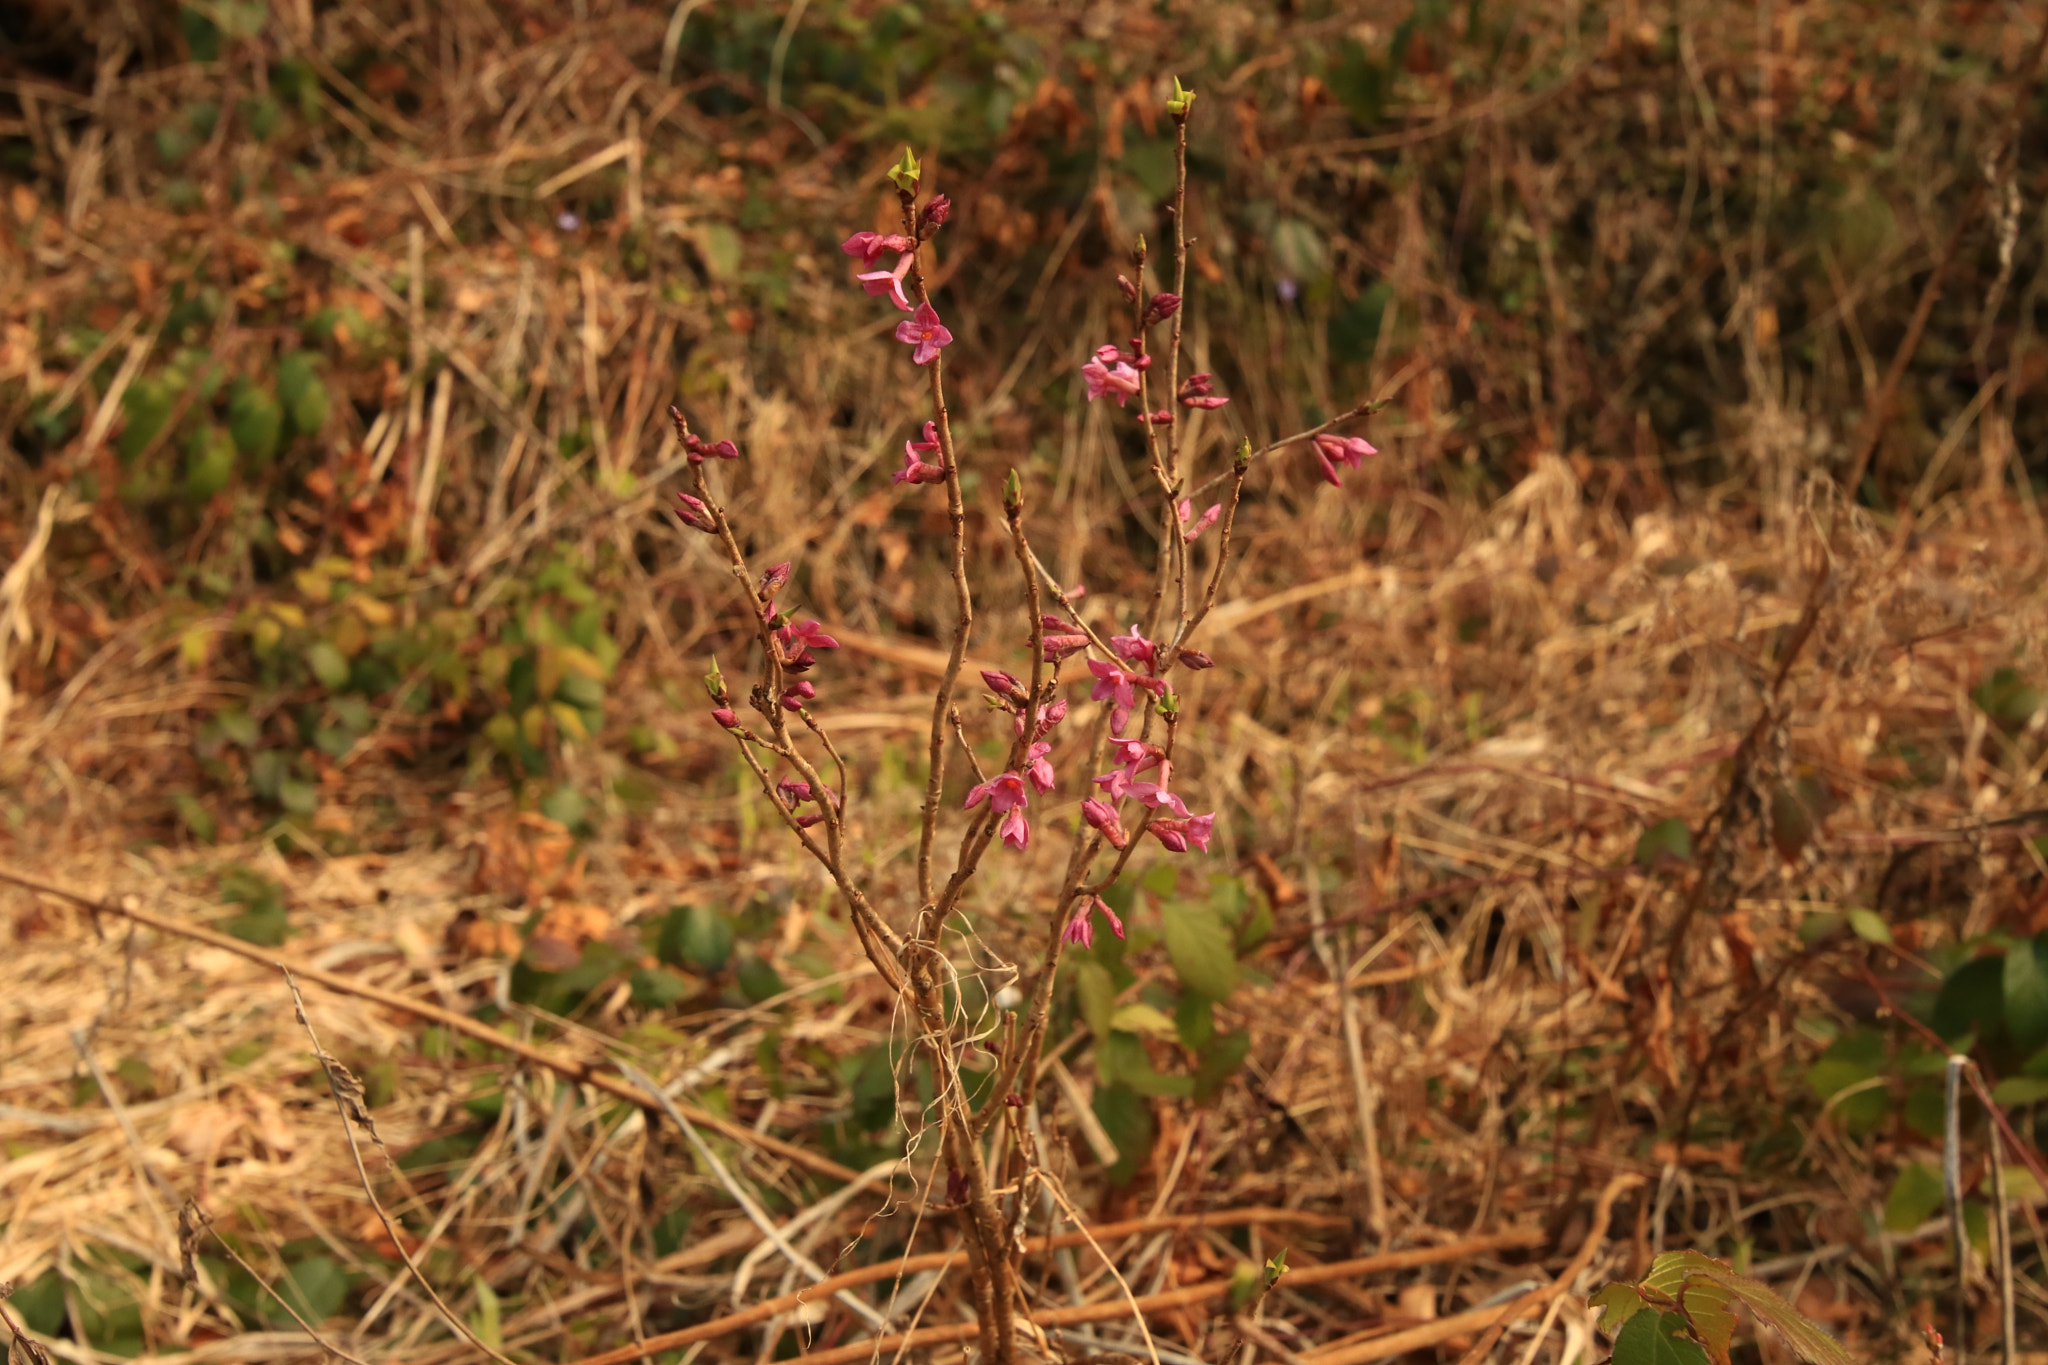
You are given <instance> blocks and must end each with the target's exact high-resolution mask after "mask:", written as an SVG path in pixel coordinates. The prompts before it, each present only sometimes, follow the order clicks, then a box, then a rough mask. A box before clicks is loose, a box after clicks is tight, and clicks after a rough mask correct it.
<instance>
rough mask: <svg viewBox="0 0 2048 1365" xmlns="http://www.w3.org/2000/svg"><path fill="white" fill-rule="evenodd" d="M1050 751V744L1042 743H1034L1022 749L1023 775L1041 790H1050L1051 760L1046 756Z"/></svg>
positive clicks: (1051, 781)
mask: <svg viewBox="0 0 2048 1365" xmlns="http://www.w3.org/2000/svg"><path fill="white" fill-rule="evenodd" d="M1051 752H1052V745H1050V744H1043V743H1040V744H1034V745H1032V746H1031V747H1030V748H1029V749H1026V750H1025V751H1024V776H1025V777H1026V778H1028V779H1029V780H1030V782H1031V785H1032V786H1034V787H1036V788H1037V789H1038V790H1039V791H1041V792H1049V791H1051V790H1052V784H1053V781H1054V778H1053V773H1052V761H1051V760H1050V759H1048V758H1047V757H1046V755H1047V754H1049V753H1051Z"/></svg>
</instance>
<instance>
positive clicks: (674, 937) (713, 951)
mask: <svg viewBox="0 0 2048 1365" xmlns="http://www.w3.org/2000/svg"><path fill="white" fill-rule="evenodd" d="M654 955H655V956H656V957H658V958H660V959H661V960H662V961H663V962H666V963H667V964H668V965H669V966H671V967H694V968H696V969H697V970H698V971H700V972H703V973H705V974H706V975H710V974H712V973H716V972H722V971H724V970H725V964H726V961H727V959H728V958H730V957H731V956H732V921H731V920H729V919H727V918H726V917H725V916H724V915H720V914H716V913H714V912H713V911H710V910H705V909H703V908H701V907H699V906H695V905H678V906H676V907H675V908H673V909H671V910H670V911H669V912H668V917H667V918H666V919H664V920H662V922H661V937H660V939H659V940H657V942H656V945H655V949H654Z"/></svg>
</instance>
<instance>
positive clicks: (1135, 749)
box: [1109, 739, 1166, 775]
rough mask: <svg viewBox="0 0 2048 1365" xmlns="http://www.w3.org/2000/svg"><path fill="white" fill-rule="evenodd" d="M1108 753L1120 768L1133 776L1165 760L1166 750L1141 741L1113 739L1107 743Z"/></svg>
mask: <svg viewBox="0 0 2048 1365" xmlns="http://www.w3.org/2000/svg"><path fill="white" fill-rule="evenodd" d="M1109 751H1110V752H1111V753H1112V754H1114V755H1115V756H1116V761H1117V763H1118V764H1119V765H1120V766H1122V767H1125V768H1128V769H1130V770H1131V772H1132V774H1134V775H1135V774H1137V773H1142V772H1144V771H1145V770H1146V769H1147V768H1156V767H1158V766H1159V765H1160V764H1161V763H1162V762H1164V761H1165V759H1166V750H1164V749H1162V748H1160V747H1159V746H1158V745H1157V744H1147V743H1145V741H1143V740H1141V739H1113V740H1111V741H1110V742H1109Z"/></svg>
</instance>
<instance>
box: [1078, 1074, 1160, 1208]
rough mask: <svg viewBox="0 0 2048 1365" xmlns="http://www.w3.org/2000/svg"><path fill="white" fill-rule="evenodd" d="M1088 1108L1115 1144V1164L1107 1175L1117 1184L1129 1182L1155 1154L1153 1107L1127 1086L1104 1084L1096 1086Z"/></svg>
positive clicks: (1122, 1184) (1105, 1173)
mask: <svg viewBox="0 0 2048 1365" xmlns="http://www.w3.org/2000/svg"><path fill="white" fill-rule="evenodd" d="M1089 1107H1090V1108H1091V1109H1093V1110H1094V1111H1095V1118H1096V1121H1097V1122H1099V1123H1100V1124H1101V1125H1102V1131H1103V1132H1105V1133H1107V1134H1109V1140H1110V1141H1111V1142H1112V1143H1114V1144H1115V1145H1116V1151H1117V1159H1116V1164H1115V1165H1113V1166H1111V1167H1110V1168H1109V1169H1108V1170H1107V1171H1106V1172H1104V1178H1105V1179H1107V1180H1108V1181H1109V1183H1110V1184H1111V1185H1115V1186H1118V1187H1122V1186H1124V1185H1128V1184H1130V1183H1131V1177H1132V1176H1134V1175H1136V1174H1137V1173H1138V1167H1139V1165H1140V1164H1141V1163H1143V1162H1144V1160H1145V1158H1146V1157H1148V1156H1150V1155H1151V1154H1152V1142H1153V1137H1154V1129H1153V1126H1152V1106H1151V1105H1149V1104H1147V1103H1146V1102H1145V1098H1144V1096H1142V1095H1140V1094H1139V1093H1138V1092H1137V1091H1135V1090H1133V1089H1131V1088H1130V1087H1129V1086H1127V1085H1102V1086H1097V1087H1096V1089H1095V1099H1094V1102H1093V1103H1092V1104H1091V1105H1090V1106H1089Z"/></svg>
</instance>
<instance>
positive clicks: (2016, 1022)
mask: <svg viewBox="0 0 2048 1365" xmlns="http://www.w3.org/2000/svg"><path fill="white" fill-rule="evenodd" d="M2003 975H2004V978H2005V981H2004V985H2005V1028H2006V1032H2008V1033H2010V1034H2011V1035H2012V1040H2013V1041H2014V1042H2015V1043H2017V1044H2019V1046H2020V1047H2022V1048H2024V1049H2026V1050H2028V1051H2032V1050H2033V1049H2035V1048H2037V1047H2039V1046H2041V1045H2042V1044H2043V1043H2048V934H2042V935H2037V936H2035V937H2034V938H2031V939H2028V940H2027V941H2026V942H2024V943H2015V944H2014V945H2013V946H2012V947H2011V948H2009V949H2007V950H2006V954H2005V971H2004V973H2003Z"/></svg>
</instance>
